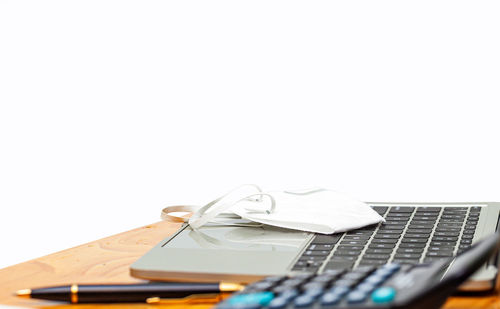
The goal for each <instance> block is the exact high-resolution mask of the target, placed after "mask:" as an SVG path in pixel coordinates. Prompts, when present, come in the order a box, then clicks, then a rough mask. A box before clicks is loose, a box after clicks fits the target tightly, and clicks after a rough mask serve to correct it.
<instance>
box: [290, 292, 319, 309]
mask: <svg viewBox="0 0 500 309" xmlns="http://www.w3.org/2000/svg"><path fill="white" fill-rule="evenodd" d="M293 303H294V305H295V307H298V308H300V307H309V306H310V305H312V303H314V297H312V296H310V295H307V294H304V295H301V296H299V297H297V298H295V301H294V302H293Z"/></svg>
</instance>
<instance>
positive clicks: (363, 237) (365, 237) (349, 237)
mask: <svg viewBox="0 0 500 309" xmlns="http://www.w3.org/2000/svg"><path fill="white" fill-rule="evenodd" d="M368 239H370V236H369V235H346V236H344V238H343V240H368Z"/></svg>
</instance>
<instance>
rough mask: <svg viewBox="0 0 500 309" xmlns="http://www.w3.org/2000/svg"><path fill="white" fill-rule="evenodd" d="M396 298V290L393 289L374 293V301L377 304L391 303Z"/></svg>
mask: <svg viewBox="0 0 500 309" xmlns="http://www.w3.org/2000/svg"><path fill="white" fill-rule="evenodd" d="M394 297H396V290H395V289H394V288H391V287H382V288H378V289H376V290H375V291H373V293H372V300H373V302H374V303H377V304H383V303H390V302H391V301H393V300H394Z"/></svg>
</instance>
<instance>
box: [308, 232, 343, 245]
mask: <svg viewBox="0 0 500 309" xmlns="http://www.w3.org/2000/svg"><path fill="white" fill-rule="evenodd" d="M340 237H341V235H339V234H334V235H322V234H318V235H316V237H314V239H313V241H312V244H336V243H337V242H338V241H339V240H340Z"/></svg>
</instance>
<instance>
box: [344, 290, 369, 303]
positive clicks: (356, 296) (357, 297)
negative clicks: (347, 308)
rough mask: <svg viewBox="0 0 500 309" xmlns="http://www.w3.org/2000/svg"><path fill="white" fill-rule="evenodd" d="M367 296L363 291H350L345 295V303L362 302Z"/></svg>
mask: <svg viewBox="0 0 500 309" xmlns="http://www.w3.org/2000/svg"><path fill="white" fill-rule="evenodd" d="M367 296H368V295H367V294H366V293H365V292H363V291H352V292H351V293H349V294H347V302H348V303H350V304H355V303H360V302H363V301H364V300H365V299H366V297H367Z"/></svg>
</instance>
